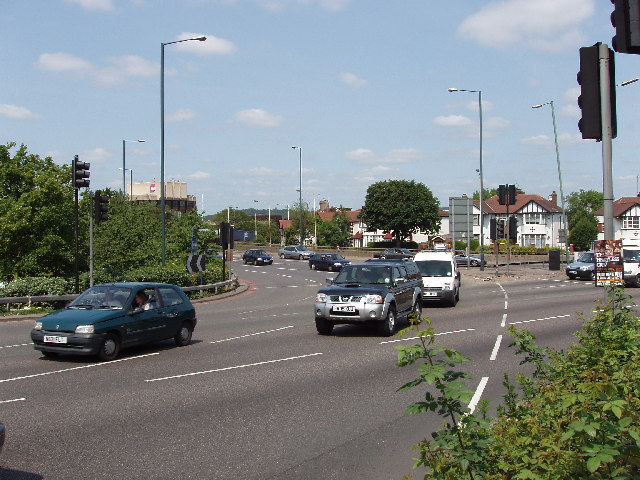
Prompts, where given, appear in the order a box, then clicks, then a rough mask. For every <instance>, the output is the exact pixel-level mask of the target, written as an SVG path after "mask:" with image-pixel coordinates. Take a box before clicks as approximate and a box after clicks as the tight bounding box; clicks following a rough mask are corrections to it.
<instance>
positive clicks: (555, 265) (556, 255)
mask: <svg viewBox="0 0 640 480" xmlns="http://www.w3.org/2000/svg"><path fill="white" fill-rule="evenodd" d="M549 270H560V250H549Z"/></svg>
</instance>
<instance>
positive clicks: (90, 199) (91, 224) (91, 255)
mask: <svg viewBox="0 0 640 480" xmlns="http://www.w3.org/2000/svg"><path fill="white" fill-rule="evenodd" d="M89 211H90V212H93V195H91V194H89ZM89 286H90V287H93V215H89Z"/></svg>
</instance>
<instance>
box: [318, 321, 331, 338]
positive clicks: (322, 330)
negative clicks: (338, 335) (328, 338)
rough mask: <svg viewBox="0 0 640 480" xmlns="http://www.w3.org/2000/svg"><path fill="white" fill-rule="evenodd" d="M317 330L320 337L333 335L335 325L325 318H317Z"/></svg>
mask: <svg viewBox="0 0 640 480" xmlns="http://www.w3.org/2000/svg"><path fill="white" fill-rule="evenodd" d="M316 330H317V331H318V333H319V334H320V335H331V332H332V331H333V323H331V322H330V321H328V320H325V319H324V318H316Z"/></svg>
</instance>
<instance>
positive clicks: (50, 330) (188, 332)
mask: <svg viewBox="0 0 640 480" xmlns="http://www.w3.org/2000/svg"><path fill="white" fill-rule="evenodd" d="M196 323H197V320H196V313H195V308H194V307H193V305H192V304H191V302H190V301H189V298H188V297H187V296H186V295H185V293H184V292H183V291H182V289H181V288H180V287H177V286H176V285H170V284H166V283H111V284H105V285H96V286H94V287H91V288H89V289H88V290H86V291H85V292H83V293H82V294H80V296H78V297H77V298H76V299H75V300H74V301H73V302H71V303H70V304H69V305H68V306H67V307H65V308H64V309H62V310H58V311H57V312H53V313H50V314H49V315H45V316H44V317H42V318H40V319H38V320H37V321H36V323H35V325H34V327H33V330H31V340H32V341H33V347H34V348H35V349H36V350H39V351H41V352H42V353H43V354H44V356H46V357H53V356H56V355H59V354H72V355H96V356H98V358H99V359H100V360H103V361H110V360H114V359H115V358H117V357H118V355H119V354H120V352H121V350H122V349H124V348H127V347H132V346H136V345H144V344H147V343H151V342H157V341H160V340H166V339H170V338H173V339H174V341H175V343H176V345H178V346H179V347H182V346H185V345H188V344H189V343H190V342H191V336H192V335H193V330H194V328H195V326H196Z"/></svg>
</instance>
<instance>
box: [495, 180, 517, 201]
mask: <svg viewBox="0 0 640 480" xmlns="http://www.w3.org/2000/svg"><path fill="white" fill-rule="evenodd" d="M516 195H517V190H516V186H515V185H508V184H507V185H498V203H499V204H500V205H515V203H516Z"/></svg>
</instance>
